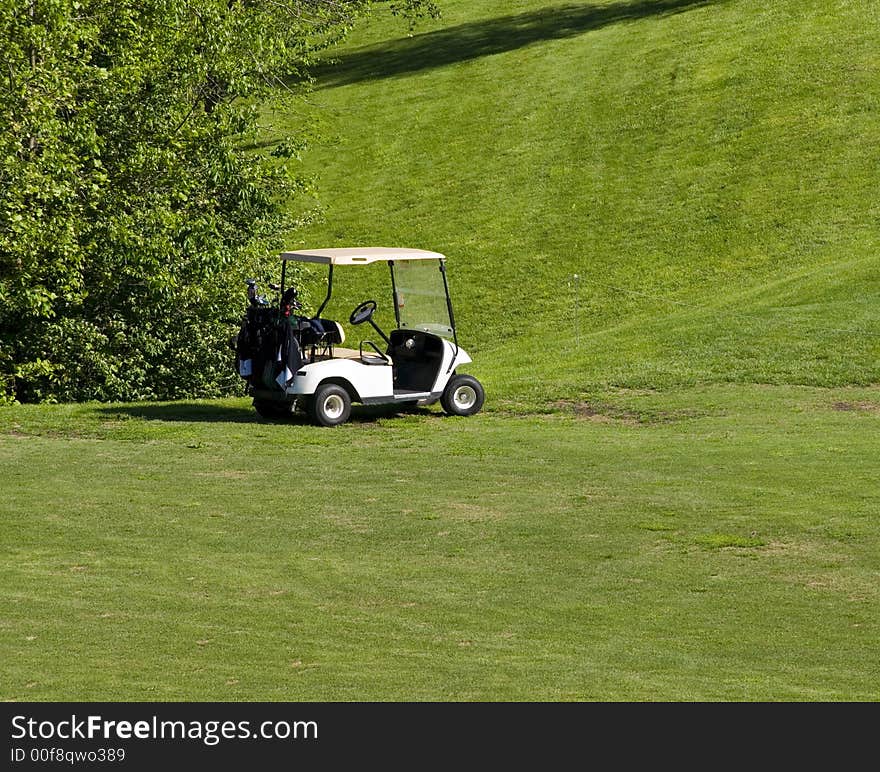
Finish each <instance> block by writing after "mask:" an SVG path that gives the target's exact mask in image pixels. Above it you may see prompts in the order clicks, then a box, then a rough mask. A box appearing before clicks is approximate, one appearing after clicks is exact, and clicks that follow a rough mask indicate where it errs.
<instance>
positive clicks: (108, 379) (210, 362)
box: [0, 0, 435, 401]
mask: <svg viewBox="0 0 880 772" xmlns="http://www.w3.org/2000/svg"><path fill="white" fill-rule="evenodd" d="M370 9H371V3H370V2H369V1H368V0H346V2H330V1H329V0H311V1H302V2H296V3H289V4H288V3H263V2H246V1H244V0H242V1H240V2H235V0H233V1H232V2H229V1H228V0H187V1H186V2H176V1H174V0H145V1H143V0H137V1H135V0H122V2H119V1H117V0H114V1H113V2H109V0H30V2H29V3H28V4H26V5H25V4H13V3H4V4H2V5H0V50H2V52H3V53H2V71H3V77H2V79H0V129H2V131H0V393H3V394H5V395H6V397H7V399H8V398H9V396H12V395H14V396H15V397H17V398H18V399H20V400H25V401H30V400H45V399H58V400H81V399H101V400H106V399H122V398H124V399H134V398H161V397H164V398H174V397H179V396H183V395H209V394H217V393H219V392H221V391H223V390H225V389H228V388H229V387H231V386H233V385H236V384H237V379H235V377H234V374H232V373H231V371H230V368H229V349H228V338H229V335H230V334H231V333H232V332H233V331H234V327H233V326H231V323H233V322H234V320H230V319H229V316H230V310H229V309H230V305H231V304H230V293H231V292H236V291H237V290H238V288H239V286H241V282H240V280H241V279H243V278H244V277H245V276H246V275H251V274H256V275H263V274H264V273H265V271H266V270H268V268H267V265H266V260H267V255H268V254H269V252H270V250H272V249H274V248H275V247H277V245H278V244H279V243H280V239H281V238H283V236H284V235H285V234H286V233H288V232H289V231H290V230H291V229H292V228H294V227H296V225H297V224H298V220H297V219H296V218H294V217H292V216H291V215H290V214H288V213H287V212H288V211H289V208H288V207H289V204H290V201H291V199H292V198H293V197H295V196H297V194H299V193H301V192H303V191H304V190H305V189H307V187H308V185H309V183H308V180H306V179H305V178H303V177H302V176H301V175H299V174H298V173H297V166H296V156H297V154H298V152H299V149H300V148H301V147H302V144H303V141H304V139H305V138H306V137H307V134H308V131H307V127H302V126H297V127H294V128H292V129H291V130H290V132H289V134H290V137H289V138H288V139H287V140H286V141H285V142H283V143H280V144H279V146H278V148H277V149H276V151H275V152H273V153H272V154H261V153H257V152H254V149H255V137H256V132H257V129H258V122H257V121H258V115H259V109H260V106H261V105H262V104H264V103H265V101H266V100H267V99H274V100H283V101H286V102H287V109H288V111H293V109H294V107H295V101H296V99H297V98H298V97H299V96H300V95H301V92H302V90H303V84H306V83H307V82H308V67H309V64H310V62H311V61H312V58H313V57H314V56H315V54H316V52H318V51H321V50H323V49H324V48H326V47H327V46H329V45H332V44H334V43H335V42H336V41H338V40H339V39H340V38H341V37H342V36H343V35H344V34H345V33H346V32H347V31H348V30H349V29H350V28H351V27H352V25H353V24H354V23H355V22H356V21H357V20H358V19H359V18H361V17H362V16H364V15H365V14H367V13H368V12H369V11H370ZM392 11H394V12H397V13H401V14H405V15H408V16H409V17H410V18H411V17H413V15H415V14H418V13H422V12H425V11H428V12H433V11H435V9H434V8H433V6H431V4H430V3H423V2H411V1H410V2H405V3H400V4H396V5H394V6H393V8H392ZM291 84H293V85H291ZM300 219H301V218H300Z"/></svg>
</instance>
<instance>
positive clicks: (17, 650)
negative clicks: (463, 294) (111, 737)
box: [0, 386, 880, 701]
mask: <svg viewBox="0 0 880 772" xmlns="http://www.w3.org/2000/svg"><path fill="white" fill-rule="evenodd" d="M356 413H357V411H356ZM0 421H2V424H0V460H2V466H0V480H2V485H3V490H4V492H5V495H4V497H3V500H2V503H0V517H2V520H0V533H2V537H0V538H2V550H3V560H2V578H0V584H2V587H3V592H4V604H3V615H2V621H0V658H2V662H3V679H2V684H0V697H2V698H3V699H7V700H65V699H74V700H135V701H141V700H197V701H199V700H876V699H878V698H880V669H878V664H877V663H878V662H880V644H878V641H880V635H878V633H880V631H878V620H880V585H878V582H877V577H878V575H880V536H878V529H877V523H876V518H877V513H878V511H880V496H878V487H877V477H876V448H877V445H876V435H877V431H878V429H880V391H878V390H877V389H876V388H874V389H870V388H869V389H838V390H822V389H813V388H797V387H760V386H755V387H743V386H735V387H733V386H715V387H706V388H697V389H688V390H679V391H672V392H665V393H663V394H658V393H651V392H646V393H633V392H617V393H610V392H609V393H608V394H606V395H605V396H604V398H603V399H601V400H594V401H593V402H590V403H582V404H577V405H565V406H560V407H559V409H558V410H556V411H555V412H551V413H546V414H535V413H532V414H528V413H514V412H504V411H503V410H500V409H496V410H495V411H493V412H489V413H484V414H481V415H478V416H476V417H473V418H469V419H450V418H445V417H443V416H442V414H440V413H439V412H435V410H423V411H421V412H420V413H419V414H417V415H409V416H396V417H395V416H382V415H381V414H377V413H376V412H375V411H372V412H370V413H365V412H364V411H363V410H362V411H360V412H359V413H357V415H356V420H355V421H354V422H352V423H351V424H348V425H345V426H343V427H340V428H338V429H335V430H324V429H318V428H316V427H312V426H309V425H306V424H303V423H296V422H294V423H292V424H274V423H266V422H260V421H258V420H257V419H256V417H255V416H254V414H253V412H252V410H251V409H250V406H249V404H248V402H247V401H246V400H228V401H219V402H205V403H188V404H155V405H131V406H125V405H111V406H100V405H83V406H42V407H33V406H20V407H13V408H6V409H4V410H2V411H0Z"/></svg>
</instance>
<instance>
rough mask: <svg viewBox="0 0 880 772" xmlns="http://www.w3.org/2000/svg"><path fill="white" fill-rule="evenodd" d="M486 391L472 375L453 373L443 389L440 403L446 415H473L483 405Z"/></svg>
mask: <svg viewBox="0 0 880 772" xmlns="http://www.w3.org/2000/svg"><path fill="white" fill-rule="evenodd" d="M485 399H486V393H485V392H484V391H483V385H482V384H481V383H480V382H479V381H478V380H477V379H476V378H474V377H473V376H472V375H453V376H452V378H450V379H449V383H447V384H446V388H445V389H444V390H443V396H442V397H440V404H441V405H442V407H443V411H444V412H445V413H447V414H448V415H473V414H474V413H478V412H479V411H480V408H482V407H483V401H484V400H485Z"/></svg>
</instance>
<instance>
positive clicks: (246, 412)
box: [100, 402, 259, 424]
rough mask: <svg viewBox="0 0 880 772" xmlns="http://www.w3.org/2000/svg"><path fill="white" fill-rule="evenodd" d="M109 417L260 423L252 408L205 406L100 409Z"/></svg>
mask: <svg viewBox="0 0 880 772" xmlns="http://www.w3.org/2000/svg"><path fill="white" fill-rule="evenodd" d="M100 412H102V413H105V414H106V415H107V416H108V417H113V416H120V415H124V416H128V417H130V418H142V419H144V420H146V421H187V422H205V423H242V424H252V423H257V422H258V420H259V419H258V418H257V417H256V416H255V415H254V411H253V408H251V406H250V404H246V405H243V406H242V407H236V406H233V405H212V404H207V403H203V402H173V403H157V404H143V405H114V406H113V407H104V408H100Z"/></svg>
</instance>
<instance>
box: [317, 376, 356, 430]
mask: <svg viewBox="0 0 880 772" xmlns="http://www.w3.org/2000/svg"><path fill="white" fill-rule="evenodd" d="M311 413H312V418H313V419H314V420H315V421H316V422H317V423H319V424H320V425H321V426H338V425H339V424H344V423H345V422H346V421H347V420H348V417H349V416H350V415H351V397H349V396H348V392H347V391H346V390H345V389H343V388H342V386H337V385H336V384H335V383H328V384H327V385H326V386H321V387H320V388H319V389H318V390H317V391H316V392H315V396H314V398H313V399H312V403H311Z"/></svg>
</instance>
